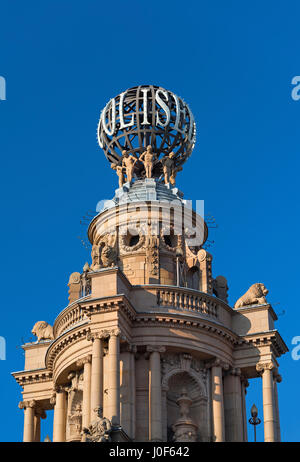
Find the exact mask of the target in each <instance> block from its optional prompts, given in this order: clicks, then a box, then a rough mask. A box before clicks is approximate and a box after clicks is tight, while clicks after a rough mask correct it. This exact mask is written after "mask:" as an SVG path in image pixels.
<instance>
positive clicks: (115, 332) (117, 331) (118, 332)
mask: <svg viewBox="0 0 300 462" xmlns="http://www.w3.org/2000/svg"><path fill="white" fill-rule="evenodd" d="M108 333H109V335H110V337H119V336H120V335H121V329H119V327H116V328H115V329H111V330H109V331H108Z"/></svg>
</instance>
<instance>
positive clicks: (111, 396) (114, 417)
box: [107, 328, 121, 424]
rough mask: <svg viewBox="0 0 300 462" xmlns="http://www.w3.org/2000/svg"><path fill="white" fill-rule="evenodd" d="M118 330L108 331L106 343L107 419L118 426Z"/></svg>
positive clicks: (119, 332)
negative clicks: (107, 376)
mask: <svg viewBox="0 0 300 462" xmlns="http://www.w3.org/2000/svg"><path fill="white" fill-rule="evenodd" d="M120 334H121V331H120V329H118V328H116V329H113V330H112V331H110V337H109V341H108V364H109V366H108V373H109V380H108V383H109V390H108V406H107V408H108V410H107V413H108V415H107V418H108V419H110V420H111V421H112V422H113V423H114V424H120V338H119V336H120Z"/></svg>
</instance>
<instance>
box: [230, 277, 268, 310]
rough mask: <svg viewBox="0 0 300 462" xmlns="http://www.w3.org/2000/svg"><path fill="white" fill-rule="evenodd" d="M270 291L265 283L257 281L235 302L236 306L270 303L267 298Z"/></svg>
mask: <svg viewBox="0 0 300 462" xmlns="http://www.w3.org/2000/svg"><path fill="white" fill-rule="evenodd" d="M268 293H269V291H268V289H267V288H266V287H265V285H264V284H261V283H259V282H257V283H256V284H253V285H252V286H251V287H250V289H248V290H247V292H246V293H245V294H244V295H243V296H242V297H240V298H239V299H238V300H237V301H236V302H235V305H234V308H241V307H242V306H248V305H264V304H266V303H268V302H267V300H266V295H267V294H268Z"/></svg>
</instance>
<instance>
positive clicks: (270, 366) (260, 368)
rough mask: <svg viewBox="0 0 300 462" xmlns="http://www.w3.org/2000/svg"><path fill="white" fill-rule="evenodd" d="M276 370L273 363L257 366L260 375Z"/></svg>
mask: <svg viewBox="0 0 300 462" xmlns="http://www.w3.org/2000/svg"><path fill="white" fill-rule="evenodd" d="M274 368H275V365H274V364H273V363H272V362H271V361H270V362H266V363H258V364H256V371H257V372H258V373H259V375H261V374H263V372H264V371H266V370H268V371H271V370H272V369H274Z"/></svg>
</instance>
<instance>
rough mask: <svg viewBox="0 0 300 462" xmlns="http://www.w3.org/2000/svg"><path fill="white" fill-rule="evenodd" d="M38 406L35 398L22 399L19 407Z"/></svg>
mask: <svg viewBox="0 0 300 462" xmlns="http://www.w3.org/2000/svg"><path fill="white" fill-rule="evenodd" d="M36 406H37V402H36V400H35V399H32V400H28V401H20V402H19V404H18V408H19V409H26V408H28V407H30V408H35V407H36Z"/></svg>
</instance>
